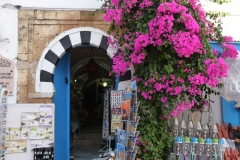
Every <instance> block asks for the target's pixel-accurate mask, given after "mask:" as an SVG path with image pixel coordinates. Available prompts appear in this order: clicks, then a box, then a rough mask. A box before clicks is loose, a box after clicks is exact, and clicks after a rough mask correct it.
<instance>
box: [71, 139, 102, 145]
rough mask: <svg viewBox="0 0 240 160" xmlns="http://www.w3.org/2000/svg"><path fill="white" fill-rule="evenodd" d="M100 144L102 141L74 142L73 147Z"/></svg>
mask: <svg viewBox="0 0 240 160" xmlns="http://www.w3.org/2000/svg"><path fill="white" fill-rule="evenodd" d="M102 143H103V141H102V140H97V141H96V140H75V142H74V146H90V145H101V144H102Z"/></svg>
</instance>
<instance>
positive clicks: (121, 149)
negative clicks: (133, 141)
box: [116, 143, 126, 160]
mask: <svg viewBox="0 0 240 160" xmlns="http://www.w3.org/2000/svg"><path fill="white" fill-rule="evenodd" d="M125 156H126V149H125V146H124V145H123V144H120V143H117V157H116V159H117V160H125Z"/></svg>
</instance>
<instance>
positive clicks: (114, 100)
mask: <svg viewBox="0 0 240 160" xmlns="http://www.w3.org/2000/svg"><path fill="white" fill-rule="evenodd" d="M122 99H123V96H122V91H118V90H112V91H111V96H110V105H111V108H114V107H117V106H118V105H117V106H116V104H121V102H122Z"/></svg>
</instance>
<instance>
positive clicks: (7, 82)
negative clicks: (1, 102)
mask: <svg viewBox="0 0 240 160" xmlns="http://www.w3.org/2000/svg"><path fill="white" fill-rule="evenodd" d="M14 67H15V64H14V61H12V60H11V59H8V58H6V57H3V56H2V55H0V85H2V87H3V88H4V89H7V90H8V95H14Z"/></svg>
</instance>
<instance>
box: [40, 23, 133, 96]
mask: <svg viewBox="0 0 240 160" xmlns="http://www.w3.org/2000/svg"><path fill="white" fill-rule="evenodd" d="M108 37H109V35H107V34H106V33H105V32H103V31H101V30H99V29H95V28H91V27H82V28H75V29H71V30H68V31H66V32H63V33H62V34H60V35H59V36H58V37H56V38H55V39H54V40H52V41H51V42H50V43H49V45H48V46H47V47H46V48H45V50H44V51H43V53H42V56H41V58H40V60H39V63H38V67H37V70H36V83H35V90H36V92H55V90H54V84H53V77H54V71H55V68H56V65H57V63H58V61H59V60H60V59H61V57H62V56H63V55H64V54H65V53H66V51H67V50H69V49H71V48H74V47H77V46H81V45H82V44H90V45H92V46H95V47H99V48H102V49H104V50H106V52H107V54H108V56H109V57H110V58H112V57H113V55H114V53H116V51H117V48H116V47H113V46H110V45H108V43H107V42H108ZM131 70H132V69H131Z"/></svg>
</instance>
